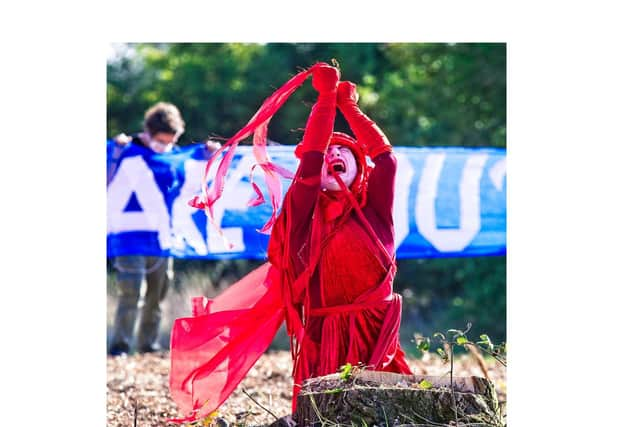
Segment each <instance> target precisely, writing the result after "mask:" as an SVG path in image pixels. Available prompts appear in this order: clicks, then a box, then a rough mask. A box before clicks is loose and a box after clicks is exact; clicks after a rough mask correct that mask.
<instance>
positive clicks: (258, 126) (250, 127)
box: [189, 64, 318, 248]
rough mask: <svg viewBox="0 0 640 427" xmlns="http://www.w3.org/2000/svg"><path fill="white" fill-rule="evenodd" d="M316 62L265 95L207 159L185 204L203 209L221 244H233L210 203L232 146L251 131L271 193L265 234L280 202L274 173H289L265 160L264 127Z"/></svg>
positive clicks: (218, 192)
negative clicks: (198, 188) (198, 190)
mask: <svg viewBox="0 0 640 427" xmlns="http://www.w3.org/2000/svg"><path fill="white" fill-rule="evenodd" d="M317 65H318V64H316V65H314V66H313V67H311V68H310V69H308V70H305V71H301V72H300V73H298V74H296V75H295V76H293V77H292V78H291V79H289V81H287V82H286V83H285V84H284V85H282V86H281V87H280V88H279V89H278V90H276V91H275V92H274V93H273V94H271V96H269V97H268V98H267V99H266V100H265V101H264V102H263V103H262V106H260V108H259V109H258V111H256V113H255V114H254V115H253V117H252V118H251V119H250V120H249V122H247V124H246V125H245V126H244V127H243V128H242V129H240V130H239V131H238V132H236V134H235V135H233V136H232V137H231V138H230V139H229V140H228V141H227V142H226V143H225V144H224V145H223V146H222V147H220V148H219V149H218V150H217V151H216V152H215V153H214V154H213V156H211V158H210V159H209V160H208V161H207V165H206V167H205V173H204V175H203V177H202V184H201V187H202V193H201V194H200V195H199V196H195V197H194V198H193V199H191V200H190V201H189V205H191V206H193V207H195V208H198V209H204V211H205V213H206V214H207V217H208V218H209V219H210V220H211V222H212V223H213V225H214V229H215V230H216V232H217V233H218V235H219V236H220V237H221V238H222V239H223V242H224V245H225V246H226V247H227V248H232V247H233V245H232V244H231V243H230V242H229V241H228V239H227V238H226V237H225V236H224V234H223V233H222V229H221V228H220V227H219V226H218V225H217V224H216V223H215V221H214V217H213V204H214V203H215V202H216V201H217V200H218V199H219V198H220V196H221V195H222V191H223V190H224V179H225V176H226V175H227V171H228V170H229V166H230V165H231V160H232V159H233V154H234V153H235V149H236V147H237V146H238V144H239V143H240V142H241V141H242V140H244V139H246V138H248V137H249V136H250V135H251V134H252V133H253V134H254V138H253V152H254V156H255V158H256V161H257V165H258V166H260V168H261V169H262V170H263V171H264V173H265V179H266V184H267V189H268V190H269V193H270V195H271V205H272V208H273V213H272V215H271V218H270V219H269V221H268V222H267V223H266V224H265V225H264V227H263V228H262V229H261V230H260V231H261V232H263V233H268V232H269V230H270V229H271V227H272V226H273V223H274V222H275V217H276V213H277V210H278V208H279V207H280V202H281V200H282V185H281V182H280V179H279V177H278V176H282V177H283V178H291V177H292V176H293V174H292V173H291V172H289V171H287V170H286V169H284V168H281V167H280V166H277V165H275V164H274V163H273V162H271V160H270V159H269V156H268V154H267V151H266V146H267V127H268V125H269V121H270V120H271V117H273V115H274V114H275V113H276V112H277V111H278V109H279V108H280V107H281V106H282V104H284V103H285V102H286V100H287V99H288V98H289V96H291V94H292V93H293V92H295V91H296V89H298V87H300V86H301V85H302V84H303V83H304V81H305V80H306V78H307V77H308V76H309V75H310V74H311V73H312V72H313V70H314V69H315V67H316V66H317ZM224 150H227V152H226V154H225V156H224V157H223V158H222V161H221V162H220V165H219V166H218V169H217V171H216V175H215V178H214V180H213V183H212V184H211V187H209V180H210V175H211V167H212V166H213V165H214V163H215V160H216V159H217V158H218V156H220V155H221V154H222V152H223V151H224ZM252 176H253V174H252ZM252 185H253V182H252ZM253 188H254V189H255V190H256V193H257V198H255V199H253V200H252V201H250V202H249V205H250V206H256V205H258V204H260V203H262V202H263V201H264V196H263V195H262V192H261V191H260V190H259V189H258V187H257V186H256V185H253Z"/></svg>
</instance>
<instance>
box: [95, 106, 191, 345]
mask: <svg viewBox="0 0 640 427" xmlns="http://www.w3.org/2000/svg"><path fill="white" fill-rule="evenodd" d="M184 127H185V123H184V120H183V119H182V115H181V114H180V111H179V110H178V108H177V107H176V106H175V105H173V104H170V103H166V102H160V103H157V104H155V105H153V106H152V107H150V108H149V109H148V110H147V111H146V113H145V115H144V131H143V132H141V133H139V134H137V135H135V136H132V137H131V136H127V135H125V134H120V135H118V136H116V137H115V138H114V141H115V142H116V149H118V150H119V151H121V152H124V150H126V149H127V148H134V149H138V150H142V152H145V151H146V150H149V154H153V153H155V154H164V153H170V152H172V151H174V150H175V149H176V143H177V141H178V139H179V138H180V136H181V135H182V133H183V132H184ZM151 152H153V153H151ZM113 169H114V171H115V167H114V168H113ZM114 171H111V168H110V169H109V170H108V174H109V176H108V177H107V181H108V182H109V181H110V178H112V177H113V172H114ZM142 172H143V171H141V173H142ZM113 265H114V268H115V269H116V270H117V289H118V305H117V308H116V313H115V320H114V329H113V335H112V337H111V344H110V345H109V348H108V353H109V354H110V355H112V356H117V355H121V354H126V353H129V352H131V351H132V350H133V345H134V328H135V323H136V320H137V318H138V316H139V317H140V325H139V329H138V334H137V340H136V341H137V342H136V343H135V344H136V348H137V350H138V352H140V353H149V352H154V351H158V350H160V349H161V347H160V345H159V344H158V342H157V341H158V335H159V330H160V321H161V319H162V312H161V308H160V303H161V302H162V300H163V299H164V297H165V296H166V294H167V291H168V289H169V286H170V283H171V281H172V280H173V259H172V258H171V257H159V256H146V255H127V256H117V257H115V259H114V263H113ZM143 280H146V283H147V288H146V293H145V296H144V304H143V306H142V308H141V310H140V312H139V311H138V301H139V299H140V290H141V287H142V282H143Z"/></svg>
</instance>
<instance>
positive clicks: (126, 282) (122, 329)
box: [111, 255, 173, 350]
mask: <svg viewBox="0 0 640 427" xmlns="http://www.w3.org/2000/svg"><path fill="white" fill-rule="evenodd" d="M114 267H115V268H116V270H118V273H117V287H118V307H117V309H116V315H115V322H114V332H113V337H112V339H111V342H112V346H113V345H118V346H123V345H124V346H125V347H126V348H127V349H130V348H131V347H132V344H133V335H134V328H135V323H136V319H137V318H138V315H139V316H140V325H139V330H138V335H137V343H136V344H137V348H138V350H140V349H143V350H144V349H149V348H152V347H153V346H155V345H157V343H156V341H157V339H158V335H159V332H160V321H161V320H162V311H161V309H160V303H161V302H162V300H163V299H164V297H165V296H166V295H167V291H168V289H169V285H170V282H171V281H172V278H173V259H171V258H161V257H152V256H141V255H130V256H120V257H116V258H115V263H114ZM143 280H146V283H147V291H146V293H145V296H144V301H143V304H142V308H141V309H140V313H138V304H139V300H140V290H141V288H142V281H143Z"/></svg>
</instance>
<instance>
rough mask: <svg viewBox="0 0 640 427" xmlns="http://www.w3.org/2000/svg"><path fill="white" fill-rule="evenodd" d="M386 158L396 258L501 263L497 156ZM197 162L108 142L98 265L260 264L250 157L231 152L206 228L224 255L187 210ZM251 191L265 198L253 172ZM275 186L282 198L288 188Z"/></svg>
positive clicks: (502, 204) (284, 151)
mask: <svg viewBox="0 0 640 427" xmlns="http://www.w3.org/2000/svg"><path fill="white" fill-rule="evenodd" d="M293 148H294V147H293V146H270V147H269V148H268V151H269V154H270V156H271V158H272V159H273V161H274V162H275V163H277V164H279V165H282V166H284V167H286V168H287V169H289V170H290V171H295V170H296V167H297V163H298V161H297V159H296V158H295V156H294V155H293ZM394 152H395V154H396V157H397V159H398V172H397V176H396V190H395V201H394V222H395V237H396V247H397V257H398V258H429V257H454V256H455V257H458V256H480V255H501V254H505V253H506V158H505V150H501V149H486V148H480V149H467V148H424V147H420V148H418V147H394ZM207 158H208V152H207V151H206V149H205V148H204V145H203V144H196V145H193V146H191V147H189V148H186V149H182V150H180V151H177V152H175V153H166V154H155V153H152V152H151V151H149V150H148V149H146V148H144V147H140V146H136V145H133V144H129V145H128V146H127V147H125V148H123V147H120V146H118V145H117V144H115V143H114V142H113V141H108V142H107V174H108V177H107V179H108V185H107V211H108V212H107V256H108V257H112V256H116V255H133V254H139V255H163V256H169V255H171V256H174V257H177V258H208V259H223V258H250V259H265V257H266V249H267V245H268V241H269V236H267V235H264V234H261V233H258V232H257V230H258V229H260V228H261V227H262V226H263V225H264V223H265V222H266V221H267V220H268V218H269V216H270V215H271V206H270V205H269V204H268V203H265V204H263V205H261V206H258V207H253V208H249V207H248V206H247V203H248V202H249V201H250V200H251V199H252V198H253V196H254V192H253V189H252V188H251V185H250V183H249V171H250V169H251V166H253V164H254V163H255V160H254V158H253V155H252V152H251V147H248V146H242V147H238V149H237V151H236V154H235V156H234V158H233V161H232V164H231V167H230V169H229V174H228V175H227V179H226V181H225V191H224V193H223V195H222V197H221V199H220V200H219V201H218V202H217V203H216V205H215V213H214V217H215V220H216V221H218V224H219V225H220V226H221V227H222V229H223V230H224V233H225V235H226V236H227V238H228V239H229V240H230V241H231V242H232V243H233V244H234V247H233V249H232V250H227V249H226V248H225V247H224V246H223V244H222V241H221V240H220V238H219V237H217V236H215V233H214V231H213V227H212V225H211V224H210V222H209V220H208V219H207V218H206V216H205V214H204V212H203V211H201V210H197V209H194V208H192V207H191V206H189V205H188V204H187V201H188V200H189V199H191V198H192V197H193V196H194V195H196V194H199V193H200V185H201V179H202V175H203V173H204V167H205V165H206V163H207ZM257 170H258V169H256V171H257ZM255 181H256V183H257V184H258V185H259V186H260V187H261V188H262V189H263V192H265V191H264V190H266V188H265V185H264V180H263V177H262V175H261V173H260V172H256V174H255ZM283 184H284V189H285V191H286V189H287V188H288V186H289V184H290V182H289V181H288V180H284V182H283ZM265 194H266V192H265Z"/></svg>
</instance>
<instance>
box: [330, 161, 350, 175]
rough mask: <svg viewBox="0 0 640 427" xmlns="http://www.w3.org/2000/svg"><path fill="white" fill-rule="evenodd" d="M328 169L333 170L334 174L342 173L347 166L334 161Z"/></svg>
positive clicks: (341, 162)
mask: <svg viewBox="0 0 640 427" xmlns="http://www.w3.org/2000/svg"><path fill="white" fill-rule="evenodd" d="M329 167H330V168H331V169H333V171H334V172H337V173H344V172H346V171H347V166H346V165H345V164H344V162H343V161H342V160H336V161H335V162H333V163H331V165H329Z"/></svg>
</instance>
